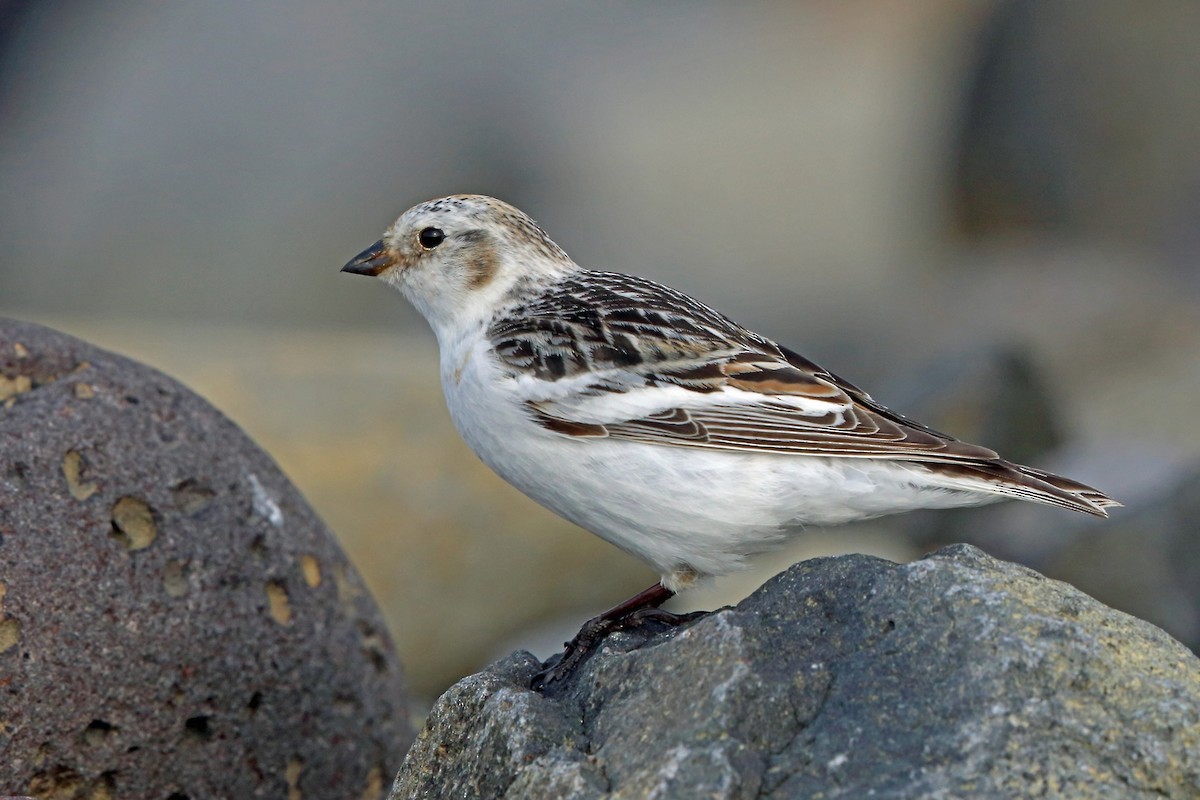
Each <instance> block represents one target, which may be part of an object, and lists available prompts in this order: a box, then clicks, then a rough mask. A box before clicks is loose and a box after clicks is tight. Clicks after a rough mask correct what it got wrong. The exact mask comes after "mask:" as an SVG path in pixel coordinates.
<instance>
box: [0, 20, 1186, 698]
mask: <svg viewBox="0 0 1200 800" xmlns="http://www.w3.org/2000/svg"><path fill="white" fill-rule="evenodd" d="M1198 32H1200V5H1197V4H1191V3H1154V4H1149V5H1146V4H1128V3H1122V2H1109V1H1107V0H1104V1H1102V2H1091V1H1090V0H1077V1H1076V2H1056V3H1037V2H1032V1H1030V2H994V1H993V2H984V1H983V0H936V1H934V0H930V1H928V2H923V3H919V4H904V5H897V4H894V3H890V2H887V0H851V1H850V2H839V3H834V2H755V3H741V4H731V3H692V2H688V3H685V2H667V3H640V4H639V3H623V4H613V3H604V4H573V5H562V4H557V3H549V2H533V1H532V0H520V1H519V2H509V3H505V4H488V3H464V2H447V3H438V4H427V3H414V2H361V3H339V4H333V3H319V2H313V1H312V0H289V1H288V2H282V0H276V1H275V2H263V3H255V4H243V3H235V2H209V3H191V4H183V3H158V2H151V1H150V0H140V1H138V0H133V1H129V0H127V2H122V3H116V2H104V1H103V0H102V1H101V2H88V3H84V2H67V3H48V2H36V1H27V2H12V1H11V0H10V2H0V313H5V314H8V315H11V316H16V317H19V318H23V319H29V320H33V321H37V322H42V323H45V324H50V325H55V326H57V327H59V328H61V329H63V330H65V331H67V332H69V333H72V334H75V335H78V336H82V337H84V338H86V339H88V340H90V341H92V342H94V343H96V344H99V345H101V346H104V347H108V348H111V349H115V350H117V351H119V352H121V353H124V354H127V355H130V356H132V357H135V358H138V359H141V360H143V361H146V362H147V363H150V364H152V365H154V366H157V367H159V368H161V369H163V370H165V371H166V372H168V373H170V374H172V375H173V376H175V377H178V378H180V379H182V380H183V381H184V382H185V383H187V384H188V385H190V386H191V387H193V388H194V389H196V390H197V391H199V392H200V393H201V394H203V395H204V396H206V397H207V398H208V399H210V400H211V401H212V402H213V403H214V404H216V405H217V406H218V407H219V408H222V409H223V410H224V411H226V412H227V413H228V414H229V415H230V416H231V417H232V418H233V419H234V420H236V421H237V422H239V423H240V424H241V425H242V426H243V427H244V428H245V429H246V430H247V431H248V432H249V433H250V434H251V435H252V436H253V437H254V438H255V439H257V440H258V441H259V442H260V443H261V444H262V445H263V446H264V447H266V449H267V450H268V451H270V452H271V453H272V454H273V455H274V456H275V457H276V458H277V459H278V461H279V462H280V464H281V465H282V467H283V468H284V470H285V471H286V472H287V473H288V474H289V475H290V476H291V477H292V479H293V480H294V481H295V482H296V483H297V485H298V486H299V487H300V488H301V489H302V490H303V491H304V492H305V493H306V494H307V496H308V498H309V499H310V500H311V502H312V503H313V505H314V506H315V507H316V508H317V509H318V510H319V511H320V512H321V514H322V515H323V516H324V518H325V520H326V521H327V522H328V523H329V525H330V527H331V528H333V530H334V531H336V532H337V534H338V535H339V536H340V537H341V539H342V541H343V543H344V545H345V547H346V549H347V550H348V551H349V553H350V555H351V558H352V559H353V560H354V561H355V562H356V563H357V564H358V566H359V567H360V569H361V570H362V572H363V574H364V576H365V578H366V580H367V581H368V583H369V584H370V585H371V587H372V589H373V591H374V592H375V594H376V596H377V597H378V599H379V601H380V603H381V604H382V606H383V607H384V609H385V611H386V613H387V614H388V616H389V621H390V624H391V625H392V628H393V631H394V633H395V635H396V638H397V640H398V642H399V647H400V649H401V655H402V658H403V660H404V663H405V666H406V668H407V669H408V671H409V675H410V677H411V679H412V682H413V685H414V688H415V689H416V690H417V691H418V692H424V693H425V694H426V695H427V696H433V695H434V694H436V693H437V692H438V691H440V690H441V689H442V688H444V687H445V686H446V685H448V684H449V683H450V682H451V681H452V680H454V679H455V678H456V677H458V676H460V675H462V674H465V673H467V672H469V671H472V670H474V669H476V668H478V667H479V666H480V665H481V664H482V663H483V662H484V661H486V660H487V659H489V658H490V657H492V656H493V655H494V654H495V653H496V652H498V651H501V650H504V649H505V648H508V647H511V646H513V645H514V644H522V645H528V644H530V643H531V642H535V641H540V642H541V644H539V645H537V649H538V650H539V651H540V653H541V654H542V655H546V654H547V653H548V652H549V651H550V650H551V649H553V647H554V645H555V644H557V641H559V640H561V637H563V636H565V635H569V633H570V632H572V629H573V626H575V625H576V624H578V622H579V621H581V620H582V619H583V618H584V617H586V616H589V615H591V614H592V613H595V612H596V611H598V610H600V609H601V608H604V607H607V606H608V605H610V604H611V603H613V602H615V601H616V600H618V599H621V598H622V597H623V596H624V595H625V594H626V593H629V592H632V591H634V590H637V589H640V588H642V587H644V586H645V585H648V584H649V583H650V582H652V581H653V580H654V576H653V575H652V574H651V573H650V571H649V570H647V569H645V568H644V567H642V566H640V565H639V564H636V563H634V562H633V561H632V560H631V559H630V558H628V557H627V556H625V555H623V554H622V553H620V552H618V551H617V550H615V549H614V548H612V547H610V546H608V545H606V544H604V543H602V542H600V541H599V540H597V539H594V537H591V536H590V535H587V534H585V533H583V532H581V531H579V530H578V529H575V528H573V527H572V526H571V525H569V524H568V523H566V522H563V521H560V520H558V519H557V518H555V517H553V516H552V515H551V514H549V513H548V512H545V511H543V510H542V509H540V508H538V507H537V506H535V505H534V504H533V503H532V502H530V501H527V500H525V499H524V498H523V497H521V496H519V495H518V494H517V493H516V492H515V491H513V490H511V489H509V488H508V487H507V486H505V485H504V484H503V483H502V482H500V481H499V479H497V478H495V477H494V476H492V475H491V474H490V473H489V472H488V471H487V470H486V469H485V468H484V467H482V466H481V465H480V464H479V463H477V462H476V461H475V459H474V457H473V456H472V455H471V454H470V453H469V452H468V451H467V449H466V448H465V446H464V445H463V444H462V443H461V442H460V441H459V440H458V438H457V436H456V435H455V434H454V433H453V431H452V429H451V427H450V424H449V420H448V418H447V416H446V413H445V411H444V409H443V407H442V401H441V396H440V388H439V387H438V385H437V365H436V358H435V352H434V346H433V342H432V338H431V336H430V335H429V334H428V332H427V331H426V330H424V326H423V324H422V323H421V322H420V320H419V318H418V317H417V315H416V314H415V312H413V311H411V310H410V309H408V308H407V306H406V305H405V304H404V303H403V300H402V298H401V297H400V296H399V295H397V294H395V293H392V292H389V291H386V290H385V288H384V287H383V286H381V285H379V284H377V283H371V282H368V281H361V280H351V279H348V278H346V277H345V276H341V275H338V273H337V270H338V268H339V267H340V266H341V265H342V264H343V263H344V262H345V261H346V260H347V259H348V258H349V257H350V256H352V255H354V254H355V253H357V252H358V251H359V250H361V249H362V248H363V247H364V246H366V245H367V244H369V243H370V242H372V241H374V240H375V239H376V238H377V237H378V235H379V233H380V232H381V231H382V230H383V229H384V227H385V226H386V225H387V224H389V223H390V222H391V220H392V219H393V218H394V217H395V216H397V215H398V214H399V213H400V212H401V211H403V210H404V209H405V208H407V207H408V206H410V205H412V204H413V203H415V202H418V201H421V200H424V199H427V198H430V197H434V196H439V195H443V194H449V193H453V192H481V193H488V194H494V195H497V196H499V197H502V198H505V199H507V200H509V201H511V202H513V203H515V204H516V205H518V206H519V207H521V208H523V209H525V210H526V211H528V212H529V213H531V214H532V215H533V216H534V217H536V218H537V219H538V220H539V221H540V222H541V223H542V224H543V225H544V226H545V227H546V228H547V230H549V231H550V233H551V235H552V236H554V238H555V239H556V240H557V241H558V242H559V243H560V244H562V245H563V246H564V247H565V248H566V250H567V251H568V252H569V253H571V254H572V255H573V256H574V257H575V258H576V259H577V260H578V261H579V262H580V263H582V264H584V265H585V266H592V267H597V268H610V269H616V270H624V271H630V272H636V273H638V274H642V275H646V276H649V277H652V278H656V279H659V280H663V281H666V282H668V283H670V284H672V285H675V286H677V287H679V288H681V289H683V290H685V291H688V292H690V293H692V294H694V295H696V296H698V297H700V298H701V299H706V300H708V301H710V302H712V303H713V304H714V305H716V306H718V307H719V308H721V309H722V310H723V311H725V312H727V313H729V314H730V315H731V316H733V317H734V318H735V319H737V320H739V321H740V322H742V323H744V324H747V325H749V326H751V327H753V328H755V329H757V330H759V331H761V332H763V333H765V334H768V335H770V336H773V337H775V338H777V339H779V340H780V341H782V342H784V343H786V344H788V345H789V346H792V347H794V348H796V349H799V350H800V351H802V352H804V353H805V354H806V355H808V356H810V357H812V358H814V359H815V360H817V361H818V362H819V363H823V364H827V365H829V366H830V367H831V368H833V369H835V370H836V371H838V372H839V373H841V374H843V375H845V376H847V377H848V378H849V379H851V380H853V381H855V382H857V383H860V384H863V385H865V386H867V387H868V388H869V389H872V390H873V394H875V396H876V397H878V398H879V399H880V400H882V401H883V402H885V403H888V404H891V405H894V406H895V407H897V408H898V409H899V410H901V411H903V412H906V413H910V414H911V415H913V416H916V417H918V418H920V419H922V420H923V421H925V422H928V423H929V424H931V425H933V426H935V427H940V428H943V429H946V430H948V431H949V432H951V433H954V434H956V435H959V436H962V437H964V438H974V439H976V440H978V441H981V442H982V443H984V444H988V445H991V446H993V447H996V448H997V449H1000V450H1001V451H1004V452H1012V453H1014V454H1015V455H1020V457H1021V458H1025V459H1028V460H1029V461H1030V462H1032V463H1034V464H1036V465H1038V466H1042V467H1046V468H1050V469H1062V470H1064V471H1067V473H1068V474H1070V475H1071V476H1072V477H1075V478H1078V479H1080V480H1084V481H1088V482H1094V483H1095V484H1096V485H1098V486H1100V487H1101V488H1103V489H1105V490H1107V491H1109V492H1111V493H1112V494H1113V495H1114V496H1116V497H1118V498H1119V499H1121V500H1123V501H1125V502H1126V503H1127V504H1128V505H1129V506H1131V507H1132V509H1131V510H1128V511H1124V512H1123V511H1121V510H1118V511H1117V515H1122V514H1128V515H1129V516H1128V517H1127V519H1126V521H1124V522H1122V523H1121V525H1120V526H1119V528H1118V527H1111V528H1106V527H1105V526H1104V523H1095V522H1092V521H1090V520H1087V519H1083V518H1080V519H1075V518H1074V517H1069V515H1066V514H1064V513H1063V512H1060V511H1056V510H1054V509H1045V508H1038V507H1030V506H1020V507H1018V506H1017V505H1016V504H1006V505H1004V506H998V507H990V508H987V509H981V510H975V511H971V512H967V513H964V514H957V515H949V516H948V517H947V518H945V519H943V518H940V517H935V516H928V515H912V516H909V517H907V518H897V519H892V520H884V521H879V522H875V523H872V524H869V525H862V526H857V527H855V528H851V529H836V530H830V531H812V532H811V533H810V535H808V536H806V537H805V540H804V542H802V543H800V545H799V546H798V548H797V549H795V550H793V551H790V552H789V553H787V554H784V555H782V556H780V557H777V558H773V559H765V560H764V564H763V566H762V567H761V568H760V569H759V570H758V571H757V572H756V573H754V574H752V575H747V576H742V577H741V578H738V579H728V580H725V581H721V582H719V584H718V585H717V587H716V589H715V590H712V591H711V592H709V593H697V594H696V595H694V596H690V597H688V598H685V602H686V603H687V604H688V605H689V606H704V605H711V604H713V603H721V602H728V601H731V600H736V599H737V598H738V597H739V596H742V595H744V594H746V593H747V592H748V591H749V589H750V588H752V587H753V586H756V585H757V584H758V583H759V582H761V580H762V579H763V578H764V577H765V575H766V573H768V572H769V571H771V570H772V569H777V568H779V567H780V566H782V565H785V564H786V563H788V562H790V561H791V560H794V559H795V558H798V557H802V556H807V555H810V554H814V553H817V552H821V553H832V552H840V551H867V552H874V553H879V554H882V555H885V556H888V557H892V558H900V559H904V558H909V557H912V556H914V555H916V554H918V553H919V552H921V551H922V550H924V549H927V548H929V547H931V546H933V545H934V544H935V543H937V542H940V541H945V540H947V539H955V540H957V539H970V540H972V541H974V542H976V543H977V544H979V545H980V546H982V547H983V548H984V549H986V550H988V551H989V552H992V553H994V554H996V555H1000V556H1003V557H1006V558H1014V559H1017V560H1022V561H1023V562H1024V563H1028V564H1030V565H1031V566H1035V567H1037V568H1039V569H1045V570H1048V571H1050V572H1051V573H1052V574H1059V575H1064V576H1069V578H1070V580H1072V581H1073V582H1075V583H1077V584H1078V585H1080V586H1081V587H1083V588H1084V589H1085V590H1087V591H1089V592H1091V593H1093V594H1095V595H1097V596H1098V597H1100V598H1101V599H1103V600H1106V601H1107V602H1110V603H1115V604H1117V605H1118V606H1120V607H1124V608H1127V609H1129V610H1131V611H1135V612H1136V613H1138V614H1140V615H1142V616H1145V617H1147V618H1149V619H1150V620H1151V621H1154V622H1157V623H1159V624H1163V625H1165V626H1166V627H1167V628H1168V630H1170V631H1171V632H1172V633H1174V634H1175V635H1176V636H1177V637H1179V638H1181V639H1183V640H1184V641H1185V642H1186V643H1188V644H1189V645H1191V646H1192V647H1193V648H1195V647H1196V646H1197V644H1200V612H1198V610H1197V609H1200V598H1198V596H1197V595H1198V592H1200V589H1197V588H1196V586H1197V584H1196V582H1195V580H1194V577H1195V576H1194V572H1195V568H1194V566H1189V563H1191V564H1194V558H1191V560H1190V562H1189V560H1188V559H1187V558H1183V557H1182V556H1181V555H1180V554H1191V555H1192V556H1194V555H1195V553H1196V551H1197V544H1196V541H1197V538H1198V537H1200V523H1197V521H1196V516H1195V515H1194V514H1190V515H1189V514H1187V513H1185V510H1186V509H1185V508H1184V504H1186V503H1187V502H1192V501H1191V498H1192V497H1193V496H1194V491H1192V490H1191V489H1190V487H1191V486H1194V484H1195V479H1196V475H1197V474H1200V473H1198V472H1197V469H1198V468H1200V423H1197V422H1196V416H1195V413H1196V407H1197V398H1198V397H1200V313H1198V312H1200V269H1198V267H1197V262H1198V257H1200V148H1197V147H1196V146H1195V132H1196V131H1197V130H1200V81H1197V80H1196V75H1198V74H1200V33H1198ZM1014 386H1016V387H1019V388H1020V389H1021V391H1013V387H1014ZM1031 395H1032V396H1031ZM1173 503H1174V504H1177V505H1178V506H1179V508H1180V510H1179V511H1178V512H1174V511H1172V510H1171V509H1173V508H1175V506H1173V505H1172V504H1173ZM1193 505H1194V502H1193ZM1152 509H1154V510H1153V511H1152ZM1164 509H1165V510H1164ZM1119 518H1120V516H1118V519H1119ZM1118 530H1119V531H1120V532H1122V533H1123V534H1124V535H1120V536H1118V535H1117V534H1116V531H1118ZM1126 531H1128V533H1125V532H1126ZM1188 570H1190V572H1188ZM1135 572H1136V575H1134V574H1133V573H1135ZM556 620H557V621H556ZM539 628H540V629H543V630H546V631H548V633H546V634H545V636H544V637H543V638H542V639H540V640H539V639H537V638H536V632H537V630H538V629H539Z"/></svg>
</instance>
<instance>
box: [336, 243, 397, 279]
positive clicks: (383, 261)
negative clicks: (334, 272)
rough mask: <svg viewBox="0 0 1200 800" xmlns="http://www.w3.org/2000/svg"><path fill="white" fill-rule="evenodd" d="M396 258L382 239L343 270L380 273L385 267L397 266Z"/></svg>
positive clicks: (372, 273)
mask: <svg viewBox="0 0 1200 800" xmlns="http://www.w3.org/2000/svg"><path fill="white" fill-rule="evenodd" d="M395 264H396V259H395V257H393V256H392V254H391V253H389V252H388V251H387V248H386V247H385V246H384V244H383V240H382V239H380V240H379V241H378V242H376V243H375V244H373V245H371V246H370V247H368V248H367V249H366V250H363V251H362V252H361V253H359V254H358V255H356V256H355V257H354V258H352V259H350V261H349V262H348V263H347V264H346V266H344V267H342V272H350V273H353V274H354V275H372V276H374V275H378V274H379V273H381V272H383V271H384V270H385V269H387V268H388V267H391V266H395Z"/></svg>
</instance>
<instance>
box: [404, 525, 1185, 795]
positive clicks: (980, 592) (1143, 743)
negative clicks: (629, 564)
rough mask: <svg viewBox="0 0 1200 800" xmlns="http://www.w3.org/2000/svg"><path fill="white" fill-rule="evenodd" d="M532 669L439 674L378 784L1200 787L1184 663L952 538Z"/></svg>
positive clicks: (1176, 651) (795, 572)
mask: <svg viewBox="0 0 1200 800" xmlns="http://www.w3.org/2000/svg"><path fill="white" fill-rule="evenodd" d="M537 668H538V664H537V662H536V661H535V660H534V659H533V658H532V657H531V656H529V655H528V654H525V653H518V654H514V655H513V656H511V657H509V658H508V659H505V660H503V661H500V662H498V663H496V664H494V665H493V666H492V667H491V668H489V669H488V670H487V671H485V672H483V673H481V674H479V675H475V676H472V677H469V678H467V679H465V680H463V681H461V682H459V683H458V684H457V685H455V686H454V687H453V688H452V689H451V690H450V691H448V692H447V693H446V694H445V695H444V696H443V697H442V698H441V699H440V700H439V701H438V703H437V705H436V706H435V707H434V709H433V711H432V713H431V714H430V717H429V720H428V722H427V724H426V727H425V729H424V731H423V732H422V733H421V734H420V735H419V736H418V738H417V742H416V743H415V744H414V745H413V748H412V750H411V751H410V752H409V755H408V757H407V759H406V760H405V763H404V766H403V768H402V769H401V771H400V774H399V775H398V776H397V779H396V783H395V785H394V786H393V789H392V794H391V795H390V797H392V798H434V797H457V798H483V797H489V798H490V797H504V798H517V797H521V798H535V799H536V798H600V797H621V798H643V797H655V798H695V797H712V798H784V797H787V798H793V797H804V798H860V797H868V796H870V797H875V798H905V799H906V800H907V799H908V798H955V797H972V798H992V797H996V798H1000V797H1003V798H1010V797H1033V796H1038V797H1072V798H1100V797H1104V798H1108V797H1112V798H1118V797H1119V798H1137V797H1147V798H1149V797H1154V798H1162V797H1178V798H1194V797H1197V796H1200V661H1198V660H1197V658H1196V657H1195V656H1194V655H1192V654H1191V653H1190V652H1188V651H1187V650H1186V649H1185V648H1184V647H1183V646H1181V645H1180V644H1179V643H1178V642H1176V641H1174V640H1173V639H1171V638H1170V637H1169V636H1167V635H1166V634H1164V633H1163V632H1162V631H1161V630H1159V629H1157V628H1155V627H1153V626H1151V625H1149V624H1147V623H1144V622H1141V621H1140V620H1137V619H1134V618H1132V617H1129V616H1127V615H1125V614H1122V613H1120V612H1117V611H1113V610H1111V609H1109V608H1107V607H1105V606H1103V605H1101V604H1100V603H1098V602H1096V601H1095V600H1092V599H1091V598H1089V597H1087V596H1086V595H1084V594H1082V593H1081V592H1079V591H1077V590H1075V589H1073V588H1072V587H1070V586H1068V585H1066V584H1062V583H1058V582H1055V581H1051V580H1048V579H1046V578H1044V577H1042V576H1041V575H1039V574H1037V573H1035V572H1032V571H1031V570H1028V569H1026V568H1024V567H1020V566H1017V565H1014V564H1010V563H1005V562H1001V561H997V560H995V559H992V558H990V557H988V556H986V555H984V554H983V553H982V552H980V551H979V550H976V549H975V548H973V547H970V546H966V545H955V546H952V547H948V548H945V549H943V550H940V551H938V552H937V553H934V554H933V555H931V556H929V557H927V558H925V559H923V560H921V561H917V562H914V563H912V564H906V565H898V564H894V563H891V562H889V561H884V560H881V559H877V558H871V557H867V556H842V557H838V558H823V559H813V560H811V561H807V562H803V563H801V564H798V565H796V566H794V567H792V568H791V569H790V570H788V571H787V572H785V573H783V574H781V575H780V576H778V577H777V578H775V579H773V580H771V581H770V582H768V583H767V584H766V585H765V586H764V587H763V588H762V589H760V590H759V591H758V592H756V593H755V594H754V595H753V596H751V597H750V598H748V599H747V600H745V601H744V602H742V603H741V604H739V605H738V606H737V607H735V608H727V609H723V610H721V611H718V612H717V613H715V614H713V615H711V616H709V617H707V618H704V619H702V620H700V621H698V622H695V623H693V624H692V625H690V626H689V627H687V628H685V629H682V630H680V631H679V632H677V633H675V634H674V635H664V634H663V633H662V632H661V631H659V632H657V635H655V632H652V631H635V632H628V633H619V634H615V635H613V636H610V637H609V639H608V640H607V642H606V644H605V645H604V647H603V648H602V649H601V650H600V652H598V653H597V654H595V655H594V656H593V657H592V658H591V659H590V660H589V661H588V662H585V664H584V666H583V668H582V669H581V670H580V671H579V672H577V673H576V674H575V675H574V676H572V678H571V679H570V680H569V681H567V682H565V683H564V684H562V685H559V686H557V687H553V688H554V691H551V692H550V693H549V694H548V695H546V696H543V695H541V694H536V693H534V692H532V691H530V690H529V689H528V688H526V687H527V685H528V681H529V678H530V676H531V675H532V674H533V673H534V672H535V671H536V670H537Z"/></svg>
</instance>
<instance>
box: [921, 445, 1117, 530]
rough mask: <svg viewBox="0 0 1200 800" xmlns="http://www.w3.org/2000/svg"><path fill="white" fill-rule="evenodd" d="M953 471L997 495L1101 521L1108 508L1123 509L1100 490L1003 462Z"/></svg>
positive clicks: (1106, 514) (962, 467) (959, 466)
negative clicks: (1072, 512) (1067, 510)
mask: <svg viewBox="0 0 1200 800" xmlns="http://www.w3.org/2000/svg"><path fill="white" fill-rule="evenodd" d="M943 466H944V465H939V467H943ZM953 471H954V472H960V473H962V474H963V477H968V478H971V477H973V478H976V479H982V480H984V481H985V482H986V483H987V484H988V485H989V486H988V488H989V489H990V490H991V491H993V492H995V493H996V494H1000V495H1004V496H1006V497H1014V498H1018V499H1021V500H1032V501H1033V502H1035V503H1046V504H1047V505H1052V506H1059V507H1060V508H1069V509H1071V510H1072V511H1081V512H1083V513H1085V514H1092V515H1094V516H1097V517H1107V516H1108V512H1107V511H1105V509H1106V508H1114V507H1119V506H1120V505H1121V504H1120V503H1118V502H1117V501H1116V500H1113V499H1112V498H1111V497H1109V496H1108V495H1106V494H1105V493H1104V492H1101V491H1100V490H1099V489H1093V488H1092V487H1091V486H1088V485H1086V484H1083V483H1080V482H1078V481H1073V480H1071V479H1070V478H1064V477H1062V476H1061V475H1055V474H1054V473H1052V472H1046V471H1044V470H1040V469H1034V468H1033V467H1026V466H1023V465H1021V464H1014V463H1012V462H1011V461H1005V460H1003V459H995V460H989V461H985V462H983V463H975V464H956V465H954V469H953Z"/></svg>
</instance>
